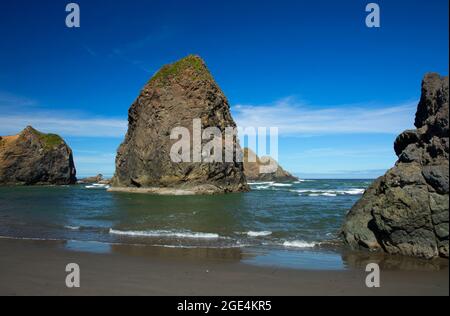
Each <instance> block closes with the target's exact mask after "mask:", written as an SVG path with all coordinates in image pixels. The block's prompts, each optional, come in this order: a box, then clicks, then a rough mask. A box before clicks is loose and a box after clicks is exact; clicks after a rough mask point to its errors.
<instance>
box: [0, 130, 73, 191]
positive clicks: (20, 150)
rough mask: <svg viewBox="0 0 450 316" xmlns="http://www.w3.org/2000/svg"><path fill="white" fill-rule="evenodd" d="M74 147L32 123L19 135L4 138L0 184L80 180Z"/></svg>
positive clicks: (1, 139)
mask: <svg viewBox="0 0 450 316" xmlns="http://www.w3.org/2000/svg"><path fill="white" fill-rule="evenodd" d="M76 181H77V179H76V170H75V165H74V161H73V155H72V150H71V149H70V148H69V146H68V145H67V144H66V143H65V142H64V140H63V139H62V138H61V137H60V136H58V135H55V134H44V133H41V132H39V131H37V130H35V129H34V128H33V127H31V126H28V127H27V128H25V129H24V130H23V131H22V132H20V133H19V134H18V135H14V136H3V137H0V185H34V184H50V185H65V184H74V183H76Z"/></svg>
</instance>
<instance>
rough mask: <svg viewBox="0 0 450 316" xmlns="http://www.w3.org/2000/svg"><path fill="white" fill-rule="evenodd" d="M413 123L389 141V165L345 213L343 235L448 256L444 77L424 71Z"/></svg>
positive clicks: (401, 250) (359, 243)
mask: <svg viewBox="0 0 450 316" xmlns="http://www.w3.org/2000/svg"><path fill="white" fill-rule="evenodd" d="M415 126H416V127H417V129H415V130H408V131H405V132H404V133H402V134H401V135H400V136H398V138H397V140H396V141H395V145H394V148H395V152H396V153H397V155H398V157H399V159H398V161H397V163H396V165H395V167H394V168H392V169H391V170H389V171H388V172H387V173H386V175H384V176H383V177H381V178H379V179H378V180H377V181H375V183H374V184H373V185H372V186H371V187H370V188H369V189H368V190H367V191H366V193H365V194H364V196H363V197H362V199H361V200H360V201H359V202H358V203H357V204H356V205H355V206H354V207H353V208H352V210H351V211H350V213H349V214H348V216H347V219H346V222H345V225H344V228H343V236H344V240H345V241H346V243H347V244H349V245H350V246H351V247H352V248H355V249H358V248H366V249H367V248H368V249H371V250H377V249H382V250H384V251H386V252H388V253H391V254H401V255H408V256H416V257H422V258H428V259H430V258H435V257H439V256H440V257H445V258H448V257H449V254H448V252H449V234H448V230H449V212H448V211H449V187H448V178H449V102H448V77H445V78H443V77H441V76H440V75H438V74H427V75H426V76H425V78H424V80H423V83H422V97H421V100H420V103H419V106H418V110H417V114H416V120H415Z"/></svg>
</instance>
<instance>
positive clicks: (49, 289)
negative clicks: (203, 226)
mask: <svg viewBox="0 0 450 316" xmlns="http://www.w3.org/2000/svg"><path fill="white" fill-rule="evenodd" d="M66 246H67V245H66V244H65V242H63V241H38V240H15V239H1V240H0V251H1V253H2V254H4V255H2V256H1V257H0V295H8V296H14V295H156V296H160V295H171V296H194V295H199V296H230V295H233V296H236V295H246V296H280V295H307V296H309V295H327V296H329V295H331V296H334V295H358V296H359V295H445V296H448V295H449V271H448V266H447V267H444V268H441V269H436V270H434V271H433V270H420V269H419V270H414V269H412V270H395V269H389V268H386V270H384V269H383V266H382V272H381V288H376V289H369V288H367V287H366V284H365V279H366V276H367V273H366V272H365V271H364V268H363V264H362V263H364V262H365V261H364V256H362V257H361V258H363V259H361V258H360V259H361V262H360V267H358V266H357V265H355V267H351V268H349V269H346V270H339V271H333V270H302V269H289V268H281V267H277V266H257V265H252V264H246V263H245V260H243V258H242V255H239V252H237V251H231V250H220V249H215V250H206V249H205V250H197V252H196V255H192V252H189V251H186V250H177V249H157V248H150V247H136V246H132V245H112V246H111V247H113V251H108V252H104V253H102V252H97V253H93V252H89V251H83V250H82V249H81V250H80V249H77V250H76V251H74V250H70V249H69V248H68V247H66ZM69 263H77V264H78V265H79V266H80V270H81V287H80V288H78V289H69V288H67V287H66V285H65V279H66V276H67V273H66V272H65V268H66V265H67V264H69ZM384 266H386V267H387V265H384Z"/></svg>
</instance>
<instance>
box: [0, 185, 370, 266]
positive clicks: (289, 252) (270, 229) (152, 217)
mask: <svg viewBox="0 0 450 316" xmlns="http://www.w3.org/2000/svg"><path fill="white" fill-rule="evenodd" d="M370 182H371V181H370V180H304V181H299V182H291V183H254V184H251V187H252V189H253V190H252V191H251V192H249V193H245V194H229V195H217V196H171V197H169V196H152V195H143V194H129V193H109V192H107V191H106V188H105V187H101V186H91V185H89V186H86V185H76V186H66V187H0V236H3V237H13V238H27V239H28V238H32V239H43V240H65V241H70V242H69V243H68V244H67V245H68V248H69V249H72V250H80V251H85V250H89V249H88V248H92V249H91V250H93V251H97V250H99V249H100V251H108V250H107V249H109V247H107V246H105V245H104V244H133V245H152V246H162V247H167V248H188V249H193V248H237V249H244V248H245V249H252V250H256V255H255V256H252V258H253V259H252V260H253V261H255V259H254V258H258V260H257V262H259V263H268V264H270V263H271V262H272V263H273V262H277V261H280V260H281V257H283V258H284V259H283V260H284V262H285V263H289V262H291V261H292V260H293V262H297V263H299V262H300V263H301V262H304V264H305V266H306V265H311V263H314V265H317V266H319V267H320V266H326V267H328V268H332V269H335V268H341V267H342V266H343V265H342V259H341V258H340V256H336V254H335V253H334V254H333V253H330V252H328V249H326V247H327V245H328V242H330V241H333V240H336V238H337V233H338V231H339V229H340V227H341V225H342V223H343V220H344V217H345V214H346V213H347V212H348V210H349V209H350V208H351V207H352V205H353V204H354V203H355V202H356V201H357V200H358V199H359V198H360V197H361V195H362V193H363V192H364V189H365V188H367V186H368V185H370ZM83 242H96V243H83ZM321 248H325V250H323V251H322V252H321V253H320V256H319V253H318V252H317V250H318V249H319V250H320V249H321ZM105 249H106V250H105ZM259 251H262V252H261V253H262V254H263V255H261V253H259ZM299 256H300V257H299ZM335 257H339V258H340V259H339V260H338V259H336V260H335V259H333V258H335ZM292 258H294V259H292ZM295 258H296V259H295ZM308 258H310V260H309V263H306V262H307V261H308ZM291 259H292V260H291ZM311 260H312V261H311ZM316 261H320V262H322V264H319V263H318V262H316Z"/></svg>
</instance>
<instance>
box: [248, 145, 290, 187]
mask: <svg viewBox="0 0 450 316" xmlns="http://www.w3.org/2000/svg"><path fill="white" fill-rule="evenodd" d="M249 157H253V158H251V159H249ZM255 158H256V159H255ZM269 164H274V165H275V166H276V171H275V172H273V173H261V167H262V166H265V165H269ZM244 172H245V176H246V177H247V180H248V181H275V182H286V181H298V178H297V177H295V176H293V175H292V174H290V173H289V172H287V171H285V170H284V169H283V168H282V167H281V166H280V165H279V164H278V162H276V161H274V160H273V159H271V158H269V157H262V158H260V157H258V156H257V155H256V153H255V152H253V151H252V150H251V149H248V148H245V149H244Z"/></svg>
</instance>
